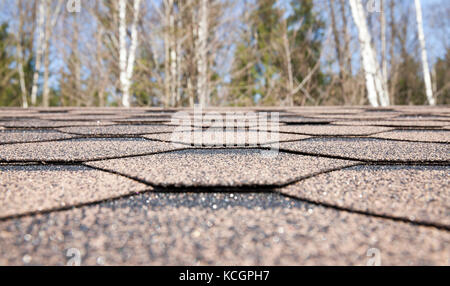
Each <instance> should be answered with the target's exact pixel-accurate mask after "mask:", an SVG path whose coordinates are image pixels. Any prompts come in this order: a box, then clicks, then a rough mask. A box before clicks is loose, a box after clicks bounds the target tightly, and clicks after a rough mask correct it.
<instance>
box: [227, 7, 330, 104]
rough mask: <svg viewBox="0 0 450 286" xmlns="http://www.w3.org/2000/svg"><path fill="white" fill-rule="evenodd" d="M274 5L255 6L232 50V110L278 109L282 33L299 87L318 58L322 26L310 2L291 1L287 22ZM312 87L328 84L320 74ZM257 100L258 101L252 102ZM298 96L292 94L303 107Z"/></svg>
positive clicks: (283, 78)
mask: <svg viewBox="0 0 450 286" xmlns="http://www.w3.org/2000/svg"><path fill="white" fill-rule="evenodd" d="M276 2H277V1H275V0H258V1H256V8H255V9H254V10H253V11H252V13H251V15H250V17H249V23H248V30H245V31H244V33H243V34H242V41H241V42H240V43H239V44H238V45H237V46H236V49H235V61H234V67H233V70H235V71H238V72H237V76H234V77H233V79H232V82H231V87H232V90H233V96H232V100H231V105H239V106H241V105H253V104H255V103H256V104H263V105H279V104H280V100H281V98H283V97H285V96H286V93H287V91H286V90H285V88H284V87H285V86H286V81H287V78H288V75H287V73H286V64H287V63H286V60H285V57H286V55H285V53H284V49H283V48H280V46H282V45H283V44H284V43H283V38H282V37H283V35H284V33H287V37H288V41H289V46H290V47H291V51H290V52H291V55H290V56H291V64H292V71H293V77H294V79H295V81H296V82H297V83H300V82H302V81H303V79H304V77H306V76H307V75H308V73H309V72H310V70H311V69H312V67H313V66H314V65H315V64H316V63H317V61H318V60H319V58H320V52H321V48H322V41H323V30H324V26H325V23H324V22H323V21H322V20H321V19H320V18H319V16H318V15H317V14H316V13H315V12H314V11H313V7H314V5H313V1H312V0H306V1H303V0H302V1H300V0H293V1H291V2H290V5H291V9H290V10H291V13H290V15H289V16H288V17H287V19H286V21H285V20H284V18H285V16H286V15H285V11H283V10H282V9H280V8H277V7H276V5H275V4H276ZM285 23H286V24H285ZM243 70H244V72H242V71H243ZM239 71H241V72H239ZM310 82H311V83H312V84H313V85H314V86H315V87H316V88H320V87H322V86H323V85H325V84H326V78H325V76H324V75H323V74H322V73H321V72H320V70H319V71H317V72H316V73H315V74H314V76H313V77H312V78H311V80H310ZM283 93H284V94H283ZM258 96H260V97H261V99H260V100H256V101H255V98H257V97H258ZM300 96H301V94H300V93H297V95H294V101H295V102H296V103H297V104H301V103H302V99H301V98H300ZM312 96H316V94H314V93H313V94H312ZM303 102H304V100H303Z"/></svg>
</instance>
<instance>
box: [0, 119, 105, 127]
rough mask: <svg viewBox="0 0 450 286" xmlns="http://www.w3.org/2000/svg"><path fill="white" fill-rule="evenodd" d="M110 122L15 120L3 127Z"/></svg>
mask: <svg viewBox="0 0 450 286" xmlns="http://www.w3.org/2000/svg"><path fill="white" fill-rule="evenodd" d="M109 124H112V122H108V121H50V120H40V119H35V120H32V119H30V120H13V121H7V122H3V123H2V125H3V126H4V127H8V128H56V127H67V126H98V125H109Z"/></svg>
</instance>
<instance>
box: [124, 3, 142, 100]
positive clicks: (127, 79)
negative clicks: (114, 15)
mask: <svg viewBox="0 0 450 286" xmlns="http://www.w3.org/2000/svg"><path fill="white" fill-rule="evenodd" d="M140 2H141V1H140V0H134V5H133V22H132V24H131V44H130V47H129V50H128V49H127V43H126V40H127V19H126V15H127V11H126V10H127V1H126V0H119V68H120V87H121V91H122V105H123V106H124V107H130V86H131V77H132V76H133V69H134V61H135V57H136V49H137V45H138V31H137V24H138V19H139V8H140Z"/></svg>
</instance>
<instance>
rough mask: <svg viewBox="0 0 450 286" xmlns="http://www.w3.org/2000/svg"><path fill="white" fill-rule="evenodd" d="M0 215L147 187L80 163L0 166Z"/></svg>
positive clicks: (117, 194) (20, 212) (107, 197)
mask: <svg viewBox="0 0 450 286" xmlns="http://www.w3.org/2000/svg"><path fill="white" fill-rule="evenodd" d="M0 182H1V183H0V218H2V217H7V216H12V215H21V214H25V213H32V212H36V211H45V210H50V209H57V208H64V207H69V206H74V205H79V204H85V203H90V202H95V201H100V200H104V199H110V198H114V197H118V196H122V195H127V194H132V193H136V192H139V191H143V190H145V189H150V188H151V187H148V186H146V185H144V184H141V183H138V182H135V181H133V180H130V179H128V178H125V177H122V176H118V175H114V174H110V173H107V172H102V171H98V170H94V169H91V168H88V167H84V166H37V165H30V166H0Z"/></svg>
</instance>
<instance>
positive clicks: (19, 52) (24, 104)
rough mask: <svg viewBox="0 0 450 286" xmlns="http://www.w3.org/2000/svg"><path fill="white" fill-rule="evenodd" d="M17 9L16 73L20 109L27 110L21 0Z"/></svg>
mask: <svg viewBox="0 0 450 286" xmlns="http://www.w3.org/2000/svg"><path fill="white" fill-rule="evenodd" d="M17 5H18V8H19V35H18V39H17V43H16V52H17V72H18V74H19V83H20V92H21V94H22V107H23V108H28V99H27V88H26V84H25V73H24V71H23V49H22V36H23V25H24V11H23V9H22V8H23V7H22V0H19V1H18V3H17Z"/></svg>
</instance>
